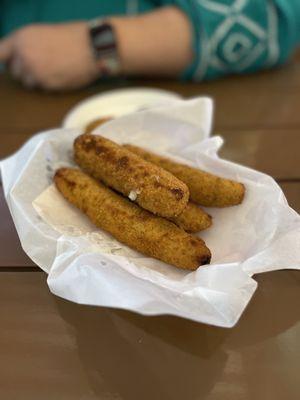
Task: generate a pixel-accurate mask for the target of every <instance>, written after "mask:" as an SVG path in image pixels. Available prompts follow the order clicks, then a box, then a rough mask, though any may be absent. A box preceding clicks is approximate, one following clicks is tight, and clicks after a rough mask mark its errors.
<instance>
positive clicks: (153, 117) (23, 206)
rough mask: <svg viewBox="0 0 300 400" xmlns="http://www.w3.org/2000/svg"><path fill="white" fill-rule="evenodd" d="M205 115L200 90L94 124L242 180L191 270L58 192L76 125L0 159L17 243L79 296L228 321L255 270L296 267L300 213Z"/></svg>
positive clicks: (63, 290) (206, 102)
mask: <svg viewBox="0 0 300 400" xmlns="http://www.w3.org/2000/svg"><path fill="white" fill-rule="evenodd" d="M211 123H212V102H211V100H210V99H208V98H197V99H193V100H185V101H184V100H178V101H176V102H175V103H172V104H170V105H169V106H164V107H160V108H153V109H151V110H147V111H141V112H137V113H134V114H131V115H128V116H124V117H121V118H118V119H116V120H113V121H111V122H109V123H107V124H105V125H103V126H101V127H99V128H98V130H97V131H96V132H95V133H96V134H102V135H104V136H106V137H108V138H111V139H112V140H115V141H116V142H119V143H125V142H126V143H134V144H137V145H140V146H144V147H148V148H150V149H152V150H154V151H156V152H160V153H162V154H167V155H169V156H171V157H174V158H177V159H178V160H181V161H182V162H185V163H187V164H190V165H194V166H196V167H199V168H202V169H204V170H206V171H209V172H212V173H215V174H218V175H220V176H223V177H227V178H231V179H236V180H239V181H241V182H243V183H244V184H245V186H246V197H245V201H244V202H243V204H242V205H240V206H236V207H230V208H226V209H215V208H211V209H209V213H210V214H211V215H212V216H213V226H212V228H210V229H208V230H207V231H204V232H202V233H201V234H200V236H201V237H202V238H203V239H204V240H205V241H206V243H207V245H208V247H209V248H210V249H211V251H212V254H213V258H212V263H211V265H209V266H204V267H201V268H199V269H198V270H197V271H195V272H185V271H182V270H179V269H177V268H175V267H172V266H170V265H167V264H165V263H163V262H159V261H157V260H154V259H152V258H147V257H144V256H143V255H141V254H140V253H137V252H135V251H134V250H131V249H129V248H128V247H126V246H124V245H123V244H120V243H119V242H118V241H116V240H115V239H113V238H112V237H111V236H110V235H108V234H106V233H104V232H102V231H101V230H99V229H97V228H96V227H95V226H93V225H92V224H91V223H90V222H89V220H88V219H87V218H86V217H85V216H84V215H83V214H82V213H80V212H79V211H78V210H77V209H75V208H74V207H73V206H71V205H70V204H68V203H67V202H66V201H65V200H64V199H63V197H62V196H61V195H60V194H59V193H58V191H57V190H56V188H55V187H54V185H53V184H52V177H53V173H54V171H55V170H56V169H57V168H58V167H61V166H72V165H73V161H72V142H73V140H74V138H75V137H76V136H77V135H79V134H80V133H81V132H80V131H79V130H66V129H58V130H52V131H49V132H45V133H41V134H38V135H36V136H34V137H33V138H32V139H31V140H29V141H28V142H27V143H26V144H25V145H24V146H23V147H22V148H21V149H20V150H19V151H18V152H17V153H16V154H14V155H13V156H11V157H9V158H8V159H5V160H3V161H2V162H1V174H2V181H3V187H4V192H5V197H6V200H7V203H8V205H9V208H10V211H11V214H12V217H13V220H14V222H15V225H16V228H17V231H18V234H19V237H20V240H21V243H22V246H23V248H24V250H25V252H26V253H27V254H28V255H29V256H30V257H31V258H32V259H33V261H34V262H35V263H36V264H38V265H39V266H40V267H41V268H42V269H43V270H44V271H46V272H47V273H48V285H49V288H50V290H51V291H52V292H53V293H54V294H56V295H58V296H61V297H63V298H66V299H69V300H71V301H74V302H77V303H81V304H92V305H99V306H108V307H116V308H124V309H129V310H132V311H136V312H139V313H141V314H145V315H159V314H173V315H178V316H181V317H185V318H190V319H193V320H195V321H199V322H204V323H209V324H213V325H218V326H223V327H232V326H233V325H234V324H235V323H236V322H237V321H238V319H239V317H240V316H241V314H242V312H243V310H244V309H245V307H246V305H247V303H248V302H249V300H250V298H251V297H252V295H253V293H254V291H255V289H256V285H257V284H256V281H255V280H254V279H253V278H252V275H253V274H255V273H260V272H265V271H271V270H275V269H283V268H294V269H299V268H300V217H299V215H298V214H297V213H296V212H295V211H293V210H292V209H291V208H290V207H289V206H288V204H287V201H286V199H285V197H284V195H283V193H282V191H281V189H280V188H279V186H278V185H277V184H276V182H275V181H274V180H273V179H272V178H271V177H269V176H267V175H265V174H262V173H260V172H257V171H254V170H252V169H249V168H246V167H243V166H241V165H237V164H234V163H231V162H228V161H225V160H222V159H220V158H219V157H218V155H217V152H218V150H219V148H220V146H221V145H222V139H221V138H220V137H213V138H209V133H210V129H211Z"/></svg>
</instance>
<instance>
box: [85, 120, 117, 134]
mask: <svg viewBox="0 0 300 400" xmlns="http://www.w3.org/2000/svg"><path fill="white" fill-rule="evenodd" d="M112 119H113V118H112V117H102V118H97V119H94V120H93V121H91V122H89V123H88V124H87V125H86V127H85V130H84V133H91V132H92V131H93V130H94V129H96V128H98V126H100V125H102V124H105V122H107V121H110V120H112Z"/></svg>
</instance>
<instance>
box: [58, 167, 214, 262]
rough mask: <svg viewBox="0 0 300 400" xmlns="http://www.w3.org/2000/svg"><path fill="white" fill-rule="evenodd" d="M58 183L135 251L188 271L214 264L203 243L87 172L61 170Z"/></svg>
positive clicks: (93, 218)
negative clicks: (210, 263) (112, 189)
mask: <svg viewBox="0 0 300 400" xmlns="http://www.w3.org/2000/svg"><path fill="white" fill-rule="evenodd" d="M54 182H55V184H56V187H57V188H58V190H59V191H60V192H61V193H62V195H63V196H64V197H65V198H66V199H67V200H68V201H69V202H70V203H72V204H73V205H75V206H76V207H78V208H79V209H80V210H81V211H83V212H84V213H85V214H86V215H87V216H88V217H89V218H90V220H91V221H92V222H93V223H94V224H95V225H96V226H98V227H99V228H101V229H103V230H105V231H107V232H109V233H110V234H111V235H112V236H114V237H115V238H116V239H117V240H119V241H120V242H122V243H125V244H126V245H128V246H130V247H132V248H133V249H135V250H137V251H140V252H141V253H143V254H146V255H147V256H151V257H154V258H157V259H159V260H162V261H164V262H166V263H169V264H172V265H175V266H176V267H179V268H183V269H188V270H195V269H197V268H198V267H199V266H200V265H203V264H208V263H209V262H210V258H211V254H210V251H209V249H208V248H207V247H206V245H205V243H204V241H203V240H201V239H198V238H196V237H193V236H192V235H190V234H188V233H186V232H185V231H184V230H182V229H180V228H178V227H177V226H176V225H175V224H173V223H172V222H170V221H167V220H166V219H164V218H161V217H157V216H155V215H153V214H151V213H150V212H148V211H145V210H143V209H142V208H140V207H139V206H137V205H136V204H134V203H132V202H130V201H129V200H127V199H126V198H124V197H122V196H120V195H118V194H117V193H115V192H113V191H111V190H110V189H108V188H107V187H105V186H104V185H102V184H101V183H99V182H97V181H96V180H95V179H93V178H91V177H90V176H88V175H86V174H85V173H84V172H82V171H80V170H77V169H71V168H61V169H59V170H58V171H57V172H56V174H55V176H54Z"/></svg>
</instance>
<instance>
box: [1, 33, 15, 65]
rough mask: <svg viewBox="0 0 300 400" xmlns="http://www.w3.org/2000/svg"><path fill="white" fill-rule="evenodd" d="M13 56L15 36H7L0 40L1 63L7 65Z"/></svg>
mask: <svg viewBox="0 0 300 400" xmlns="http://www.w3.org/2000/svg"><path fill="white" fill-rule="evenodd" d="M12 54H13V36H12V35H10V36H7V37H6V38H4V39H2V40H0V62H2V63H6V62H8V61H9V59H10V58H11V57H12Z"/></svg>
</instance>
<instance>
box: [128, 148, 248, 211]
mask: <svg viewBox="0 0 300 400" xmlns="http://www.w3.org/2000/svg"><path fill="white" fill-rule="evenodd" d="M124 147H125V148H126V149H128V150H130V151H132V152H133V153H134V154H137V155H139V156H140V157H142V158H143V159H144V160H146V161H149V162H152V163H153V164H155V165H157V166H159V167H161V168H164V169H165V170H166V171H169V172H171V173H172V174H173V175H174V176H176V177H177V178H178V179H180V180H181V181H182V182H184V183H185V184H186V185H187V186H188V188H189V191H190V199H191V200H192V201H194V202H195V203H197V204H200V205H202V206H206V207H228V206H235V205H237V204H240V203H241V202H242V201H243V198H244V194H245V186H244V185H243V184H242V183H239V182H235V181H232V180H229V179H225V178H220V177H218V176H216V175H213V174H210V173H208V172H204V171H201V170H199V169H197V168H193V167H190V166H188V165H184V164H180V163H178V162H176V161H173V160H170V159H168V158H166V157H162V156H159V155H157V154H154V153H152V152H150V151H148V150H144V149H142V148H140V147H138V146H133V145H131V144H126V145H124Z"/></svg>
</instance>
